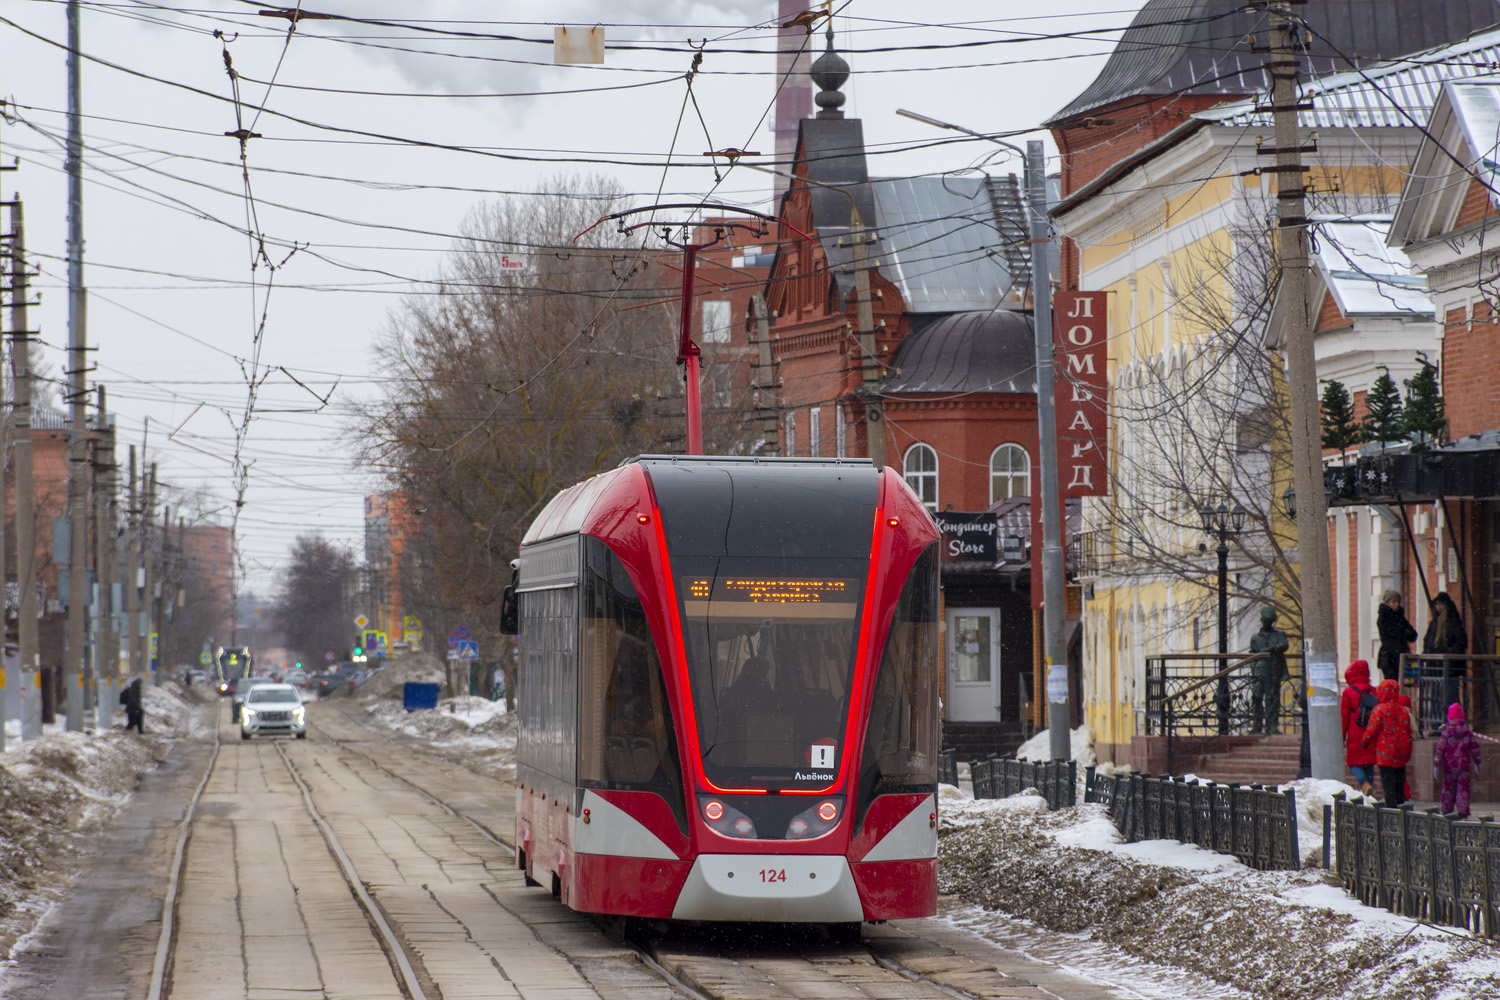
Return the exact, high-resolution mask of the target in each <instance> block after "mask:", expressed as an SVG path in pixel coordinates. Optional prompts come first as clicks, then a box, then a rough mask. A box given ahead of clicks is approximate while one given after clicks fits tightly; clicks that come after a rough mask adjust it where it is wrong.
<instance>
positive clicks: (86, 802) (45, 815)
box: [0, 684, 213, 957]
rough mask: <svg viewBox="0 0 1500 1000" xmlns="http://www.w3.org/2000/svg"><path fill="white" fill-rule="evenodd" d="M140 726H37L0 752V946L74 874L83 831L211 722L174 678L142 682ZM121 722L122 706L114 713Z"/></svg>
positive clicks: (88, 832) (84, 843)
mask: <svg viewBox="0 0 1500 1000" xmlns="http://www.w3.org/2000/svg"><path fill="white" fill-rule="evenodd" d="M144 702H145V708H146V722H145V728H146V735H145V736H144V737H143V736H139V735H137V734H136V733H134V732H126V731H125V730H124V729H123V728H113V729H108V730H105V731H103V732H100V733H93V734H90V733H70V732H66V731H64V730H62V729H61V728H60V727H59V726H57V725H48V726H47V727H46V731H45V732H44V733H43V735H42V736H40V737H38V738H36V739H32V740H27V741H25V742H24V743H13V744H11V745H10V746H9V747H8V748H7V749H6V751H5V752H4V753H3V754H0V956H5V957H8V956H9V954H10V951H11V949H12V948H13V947H14V945H15V942H16V940H17V939H18V938H19V937H20V935H22V934H23V933H25V932H26V931H27V930H29V929H30V928H31V927H32V926H34V925H35V924H36V922H37V921H38V920H39V919H40V918H41V916H42V915H43V914H45V913H46V911H47V909H48V908H50V907H51V906H52V905H53V904H54V903H56V901H57V900H58V899H60V898H61V897H62V895H63V893H64V892H65V891H66V889H67V887H68V885H69V884H70V883H71V877H70V876H71V874H72V871H73V869H74V868H75V867H76V864H77V862H78V859H79V858H81V857H82V856H83V855H84V853H85V852H86V850H87V848H88V844H89V839H90V837H91V836H92V835H94V834H96V833H97V832H98V831H99V830H100V829H101V828H103V827H104V826H106V825H107V824H108V823H109V821H110V820H111V819H112V818H113V817H114V815H115V813H116V812H118V811H119V809H120V807H121V806H122V805H123V804H124V803H125V800H126V799H127V798H129V795H130V792H131V791H132V790H133V789H134V788H135V786H136V782H137V781H138V780H139V779H140V775H141V774H142V773H143V772H144V771H147V770H149V769H150V768H152V767H155V766H156V765H157V764H158V763H160V762H161V760H162V759H163V758H165V756H166V754H167V752H168V750H170V749H171V747H172V744H173V743H174V742H176V741H177V740H180V739H182V738H184V737H187V736H195V735H199V734H202V733H204V732H211V731H212V728H213V724H212V719H211V718H207V715H208V713H205V712H202V711H199V710H198V708H199V706H197V705H196V704H195V703H194V702H193V701H192V700H190V699H188V698H186V697H184V695H183V692H182V689H181V688H180V687H178V686H177V685H176V684H167V685H164V686H163V687H160V688H155V687H152V688H147V689H146V691H145V696H144ZM116 719H117V721H119V722H120V723H121V724H122V725H123V713H118V712H117V713H116Z"/></svg>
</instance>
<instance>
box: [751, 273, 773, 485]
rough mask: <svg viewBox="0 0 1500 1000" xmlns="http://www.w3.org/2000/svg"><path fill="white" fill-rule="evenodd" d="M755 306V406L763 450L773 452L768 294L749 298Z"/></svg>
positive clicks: (757, 293)
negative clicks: (757, 396) (756, 361)
mask: <svg viewBox="0 0 1500 1000" xmlns="http://www.w3.org/2000/svg"><path fill="white" fill-rule="evenodd" d="M750 305H751V308H753V309H754V310H755V343H756V347H757V348H758V349H759V355H760V357H759V363H758V364H757V365H756V367H755V389H756V392H757V393H758V395H759V398H758V399H757V400H756V403H755V408H756V409H757V410H758V411H760V435H761V438H762V442H761V450H762V451H764V452H765V453H766V454H768V455H774V454H776V453H777V451H778V450H780V449H779V448H778V447H777V433H776V407H775V406H774V405H773V401H774V400H775V399H776V381H775V375H774V374H773V372H774V368H773V367H772V364H771V311H770V310H769V309H768V308H767V307H766V297H765V296H764V295H762V294H761V293H760V292H756V293H755V297H754V298H753V299H751V300H750Z"/></svg>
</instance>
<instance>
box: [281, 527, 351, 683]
mask: <svg viewBox="0 0 1500 1000" xmlns="http://www.w3.org/2000/svg"><path fill="white" fill-rule="evenodd" d="M355 572H356V569H355V564H354V555H353V553H351V552H350V551H349V550H348V549H346V548H344V547H342V546H339V545H335V544H334V543H332V542H329V541H328V540H327V539H325V538H324V537H323V536H322V535H317V534H306V535H298V536H297V540H296V541H295V542H293V543H292V551H291V558H290V561H289V563H288V565H287V569H286V573H285V576H284V578H283V580H282V585H281V593H280V594H279V595H278V596H277V598H276V601H275V603H274V604H273V605H272V606H271V620H272V622H273V623H274V625H275V626H276V627H278V628H279V629H280V630H281V632H282V634H283V635H284V636H285V639H286V643H287V645H288V646H289V647H290V648H291V649H292V650H294V651H297V652H299V653H301V654H302V657H303V658H304V659H310V658H317V657H319V656H321V655H322V653H323V652H325V651H332V652H335V653H337V652H339V651H341V650H343V649H344V648H345V647H347V646H348V645H349V641H348V640H349V622H348V618H349V614H348V608H347V606H346V602H345V600H344V595H345V594H346V592H347V591H348V588H349V585H350V583H351V582H352V581H353V579H354V575H355Z"/></svg>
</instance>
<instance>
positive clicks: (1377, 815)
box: [1333, 793, 1500, 937]
mask: <svg viewBox="0 0 1500 1000" xmlns="http://www.w3.org/2000/svg"><path fill="white" fill-rule="evenodd" d="M1333 836H1334V843H1335V844H1336V845H1337V849H1338V860H1337V863H1336V865H1337V870H1338V876H1339V880H1340V881H1341V882H1342V883H1343V884H1344V888H1345V889H1346V890H1347V891H1348V892H1349V893H1350V895H1353V896H1355V897H1357V898H1358V899H1359V900H1360V902H1362V903H1364V904H1366V905H1368V906H1383V907H1385V908H1386V909H1387V910H1390V911H1391V912H1392V913H1400V914H1404V915H1405V916H1408V917H1413V918H1415V919H1418V920H1426V921H1429V922H1431V923H1435V924H1447V925H1449V926H1451V927H1464V928H1467V929H1468V930H1471V931H1473V932H1475V933H1476V934H1483V935H1485V936H1486V937H1497V936H1500V823H1495V822H1494V821H1493V820H1491V819H1490V817H1488V816H1486V817H1483V818H1480V819H1459V818H1458V817H1457V816H1451V815H1444V814H1443V813H1440V812H1438V811H1437V810H1436V809H1429V810H1427V811H1426V812H1417V811H1415V810H1413V809H1411V808H1409V807H1407V808H1401V809H1388V808H1386V807H1385V806H1382V805H1366V804H1361V803H1356V802H1351V801H1349V800H1348V799H1346V798H1345V797H1344V795H1343V794H1342V793H1340V794H1338V795H1336V796H1334V801H1333Z"/></svg>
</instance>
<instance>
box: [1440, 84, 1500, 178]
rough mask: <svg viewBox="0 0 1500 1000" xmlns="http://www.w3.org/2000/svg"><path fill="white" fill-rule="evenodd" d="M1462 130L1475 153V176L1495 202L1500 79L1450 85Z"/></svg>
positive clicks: (1499, 167)
mask: <svg viewBox="0 0 1500 1000" xmlns="http://www.w3.org/2000/svg"><path fill="white" fill-rule="evenodd" d="M1448 94H1449V97H1450V99H1451V100H1452V102H1453V112H1454V115H1455V117H1456V118H1457V119H1458V125H1459V128H1461V129H1462V130H1463V133H1464V138H1465V139H1467V140H1468V142H1469V149H1470V150H1472V151H1473V153H1474V164H1473V168H1474V172H1475V173H1476V174H1477V175H1478V176H1479V180H1480V181H1481V182H1482V183H1484V184H1485V185H1487V186H1488V187H1489V188H1490V192H1491V193H1490V199H1491V200H1492V201H1494V200H1495V199H1496V196H1495V194H1494V192H1495V190H1496V189H1497V187H1500V163H1497V162H1496V160H1497V159H1500V148H1497V147H1500V77H1494V76H1491V77H1486V78H1484V79H1481V80H1465V81H1463V82H1454V83H1450V84H1449V85H1448Z"/></svg>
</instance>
